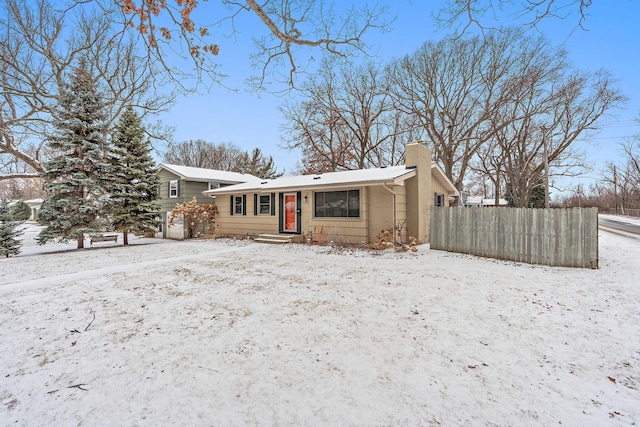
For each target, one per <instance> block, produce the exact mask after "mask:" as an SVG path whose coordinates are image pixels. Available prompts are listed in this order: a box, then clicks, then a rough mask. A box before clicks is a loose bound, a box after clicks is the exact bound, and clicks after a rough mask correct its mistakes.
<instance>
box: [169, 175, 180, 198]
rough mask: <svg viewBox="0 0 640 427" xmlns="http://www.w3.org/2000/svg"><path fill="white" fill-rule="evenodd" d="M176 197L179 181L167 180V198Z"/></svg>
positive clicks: (177, 195) (178, 192) (178, 194)
mask: <svg viewBox="0 0 640 427" xmlns="http://www.w3.org/2000/svg"><path fill="white" fill-rule="evenodd" d="M174 190H175V191H174ZM174 193H175V194H174ZM178 197H180V181H178V180H177V179H176V180H171V181H169V198H170V199H177V198H178Z"/></svg>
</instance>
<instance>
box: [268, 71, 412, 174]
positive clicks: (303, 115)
mask: <svg viewBox="0 0 640 427" xmlns="http://www.w3.org/2000/svg"><path fill="white" fill-rule="evenodd" d="M301 93H302V97H303V101H301V102H299V103H285V104H284V105H283V106H282V108H281V111H282V113H283V115H284V117H285V120H287V122H288V123H287V124H285V125H284V126H283V128H282V130H283V131H284V133H285V135H286V136H285V137H284V142H285V147H286V148H289V149H294V148H299V149H301V150H302V152H303V157H304V158H305V160H304V161H305V162H306V163H307V166H308V167H309V168H311V169H312V170H315V169H318V170H337V169H362V168H366V167H371V166H383V165H395V164H397V163H399V162H401V161H402V159H403V156H404V144H403V142H404V141H403V138H402V137H403V135H404V134H405V133H406V132H407V130H408V129H409V128H408V127H407V119H408V118H407V117H406V116H404V115H403V114H402V112H401V111H398V110H397V109H396V108H394V105H393V103H392V100H391V97H390V95H389V93H390V86H389V80H388V79H387V77H386V75H385V74H384V73H383V72H382V70H381V69H380V68H379V67H377V66H376V65H374V64H368V65H365V66H360V67H357V66H353V65H349V64H344V65H342V66H341V67H336V66H334V64H332V63H330V62H325V63H324V64H323V66H322V67H321V70H320V72H319V73H318V74H317V75H316V76H314V77H312V78H310V79H309V81H308V82H306V83H305V84H304V85H303V86H302V88H301Z"/></svg>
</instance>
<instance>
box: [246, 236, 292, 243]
mask: <svg viewBox="0 0 640 427" xmlns="http://www.w3.org/2000/svg"><path fill="white" fill-rule="evenodd" d="M253 241H254V242H258V243H273V244H282V243H291V242H292V241H293V236H291V235H290V234H259V235H258V237H256V238H255V239H253Z"/></svg>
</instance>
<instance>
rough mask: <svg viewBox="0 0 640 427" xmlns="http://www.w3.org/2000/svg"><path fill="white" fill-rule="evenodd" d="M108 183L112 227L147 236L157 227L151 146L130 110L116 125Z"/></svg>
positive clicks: (158, 180)
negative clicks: (111, 203)
mask: <svg viewBox="0 0 640 427" xmlns="http://www.w3.org/2000/svg"><path fill="white" fill-rule="evenodd" d="M109 164H110V168H109V182H110V192H111V198H112V201H113V209H112V211H111V224H112V226H113V228H114V229H115V230H117V231H121V232H122V233H123V235H124V244H125V245H128V244H129V241H128V238H127V233H128V232H133V233H149V232H153V231H155V229H156V227H157V226H158V223H159V221H158V215H159V211H160V207H159V205H158V204H157V202H156V199H157V198H158V186H159V185H160V179H159V177H158V174H157V171H156V168H155V162H154V161H153V158H152V157H151V143H150V142H149V140H148V139H145V129H144V127H143V126H142V123H141V120H140V117H139V116H138V115H137V114H136V113H135V111H134V110H133V108H132V107H131V106H129V107H128V108H127V109H126V110H125V112H124V113H123V114H122V117H121V118H120V120H119V121H118V124H117V125H116V129H115V132H114V135H113V139H112V141H111V154H110V156H109Z"/></svg>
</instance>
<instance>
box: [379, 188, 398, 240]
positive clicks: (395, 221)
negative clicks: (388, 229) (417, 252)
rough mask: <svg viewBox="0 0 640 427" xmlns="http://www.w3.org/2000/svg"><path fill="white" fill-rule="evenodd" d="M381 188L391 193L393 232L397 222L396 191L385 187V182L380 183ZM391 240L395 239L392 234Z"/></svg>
mask: <svg viewBox="0 0 640 427" xmlns="http://www.w3.org/2000/svg"><path fill="white" fill-rule="evenodd" d="M382 188H384V189H385V190H387V191H388V192H389V193H391V194H393V228H394V234H395V228H396V223H397V222H398V221H397V218H396V193H395V192H394V191H393V190H392V189H390V188H389V187H387V185H386V183H385V182H383V183H382ZM393 240H394V242H395V240H396V238H395V235H394V236H393Z"/></svg>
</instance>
